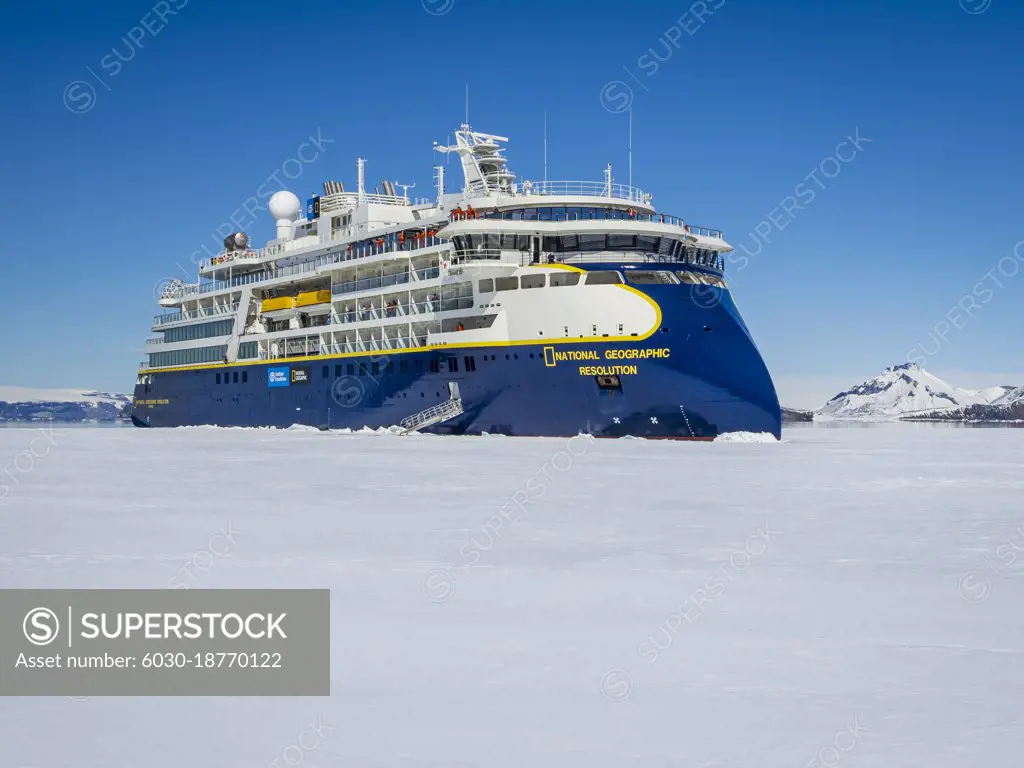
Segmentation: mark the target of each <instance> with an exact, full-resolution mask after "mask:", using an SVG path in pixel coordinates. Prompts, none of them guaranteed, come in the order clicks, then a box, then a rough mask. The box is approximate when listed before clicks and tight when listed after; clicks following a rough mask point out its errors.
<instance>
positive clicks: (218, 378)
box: [217, 373, 220, 384]
mask: <svg viewBox="0 0 1024 768" xmlns="http://www.w3.org/2000/svg"><path fill="white" fill-rule="evenodd" d="M217 383H218V384H220V374H219V373H218V374H217Z"/></svg>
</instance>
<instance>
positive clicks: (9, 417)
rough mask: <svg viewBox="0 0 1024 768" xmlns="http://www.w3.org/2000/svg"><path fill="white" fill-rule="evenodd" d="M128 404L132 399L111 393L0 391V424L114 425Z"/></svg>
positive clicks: (14, 388)
mask: <svg viewBox="0 0 1024 768" xmlns="http://www.w3.org/2000/svg"><path fill="white" fill-rule="evenodd" d="M131 401H132V398H131V395H122V394H115V393H111V392H94V391H88V390H80V389H29V388H28V387H0V422H15V421H60V422H80V421H116V420H117V419H118V418H119V417H122V416H124V415H125V414H127V411H128V406H129V404H130V403H131Z"/></svg>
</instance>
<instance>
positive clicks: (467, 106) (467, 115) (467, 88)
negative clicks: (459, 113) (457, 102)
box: [466, 83, 469, 125]
mask: <svg viewBox="0 0 1024 768" xmlns="http://www.w3.org/2000/svg"><path fill="white" fill-rule="evenodd" d="M466 125H469V83H466Z"/></svg>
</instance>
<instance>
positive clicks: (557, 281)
mask: <svg viewBox="0 0 1024 768" xmlns="http://www.w3.org/2000/svg"><path fill="white" fill-rule="evenodd" d="M579 282H580V273H579V272H555V273H554V274H552V275H551V282H550V283H548V284H549V285H550V286H551V287H552V288H555V287H557V286H562V285H579Z"/></svg>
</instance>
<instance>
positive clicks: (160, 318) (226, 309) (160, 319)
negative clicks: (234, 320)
mask: <svg viewBox="0 0 1024 768" xmlns="http://www.w3.org/2000/svg"><path fill="white" fill-rule="evenodd" d="M237 311H238V302H237V301H236V302H235V303H234V304H217V305H215V306H213V307H199V308H197V309H191V310H188V311H186V310H181V311H180V312H171V313H166V314H163V315H156V316H154V317H153V325H155V326H156V325H166V324H167V323H179V322H181V321H183V320H196V319H199V318H201V317H216V316H217V315H233V314H235V313H236V312H237Z"/></svg>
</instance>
